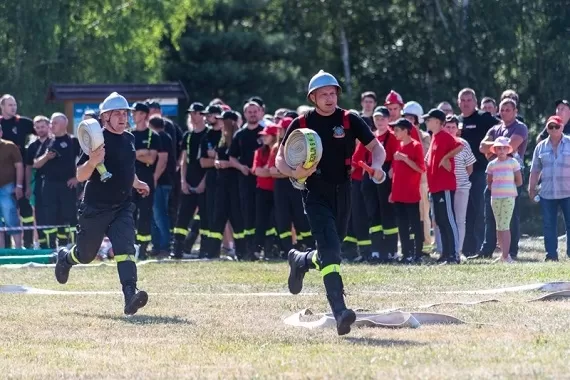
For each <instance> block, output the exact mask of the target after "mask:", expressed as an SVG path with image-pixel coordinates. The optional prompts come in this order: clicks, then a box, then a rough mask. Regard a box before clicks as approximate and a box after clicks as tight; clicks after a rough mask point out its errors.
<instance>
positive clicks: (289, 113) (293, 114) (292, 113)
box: [284, 111, 299, 119]
mask: <svg viewBox="0 0 570 380" xmlns="http://www.w3.org/2000/svg"><path fill="white" fill-rule="evenodd" d="M284 117H290V118H291V119H296V118H298V117H299V114H298V113H297V112H295V111H287V112H286V113H285V116H284Z"/></svg>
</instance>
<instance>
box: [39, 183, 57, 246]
mask: <svg viewBox="0 0 570 380" xmlns="http://www.w3.org/2000/svg"><path fill="white" fill-rule="evenodd" d="M34 181H35V185H34V198H35V206H34V209H35V213H36V223H37V224H38V225H40V226H45V225H47V221H46V217H45V202H44V200H43V184H44V179H43V176H41V175H37V174H36V176H35V179H34ZM46 230H52V229H49V228H48V229H46V228H38V242H39V243H40V248H41V249H47V248H48V247H49V246H48V238H47V235H46ZM53 233H54V234H56V233H57V229H53Z"/></svg>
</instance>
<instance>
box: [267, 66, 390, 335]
mask: <svg viewBox="0 0 570 380" xmlns="http://www.w3.org/2000/svg"><path fill="white" fill-rule="evenodd" d="M340 92H341V87H340V85H339V84H338V81H337V80H336V78H335V77H334V76H333V75H331V74H329V73H326V72H324V71H322V70H321V71H319V73H317V74H316V75H315V76H314V77H313V78H312V79H311V81H310V82H309V88H308V91H307V98H308V99H309V101H310V102H311V103H313V105H314V106H315V108H314V109H313V110H310V111H308V112H307V113H306V114H305V115H302V116H300V117H298V118H296V119H295V120H294V121H293V122H292V123H291V125H290V126H289V128H288V130H287V132H286V134H285V137H284V139H283V142H282V144H281V146H280V147H279V151H278V153H277V158H276V167H277V169H278V170H279V171H280V172H281V173H282V174H283V175H286V176H288V177H291V178H295V179H300V178H306V177H308V179H307V181H306V190H302V191H303V194H302V195H303V201H304V206H305V212H306V214H307V217H308V219H309V223H310V225H311V232H312V234H313V237H314V238H315V239H316V241H317V245H318V251H317V250H311V251H308V252H300V251H297V250H294V249H293V250H291V251H289V255H288V261H289V266H290V273H289V281H288V285H289V291H290V292H291V293H293V294H298V293H299V292H300V291H301V289H302V287H303V278H304V277H305V273H307V272H308V271H309V269H310V268H314V269H317V270H319V271H320V272H321V275H322V276H323V282H324V285H325V290H326V293H327V299H328V301H329V304H330V307H331V309H332V312H333V315H334V317H335V319H336V323H337V332H338V334H339V335H345V334H348V333H349V332H350V326H351V325H352V324H353V323H354V321H355V320H356V314H355V313H354V311H352V310H350V309H347V307H346V304H345V302H344V286H343V283H342V277H341V275H340V261H341V258H340V251H341V241H342V240H343V238H344V236H345V235H346V230H347V227H348V219H349V215H350V189H351V183H350V171H351V162H352V154H353V153H354V149H355V143H356V140H357V139H358V140H360V141H361V142H362V144H364V145H365V146H366V148H367V149H368V150H369V151H370V152H371V153H372V168H373V169H374V174H373V177H374V179H375V180H377V181H379V182H382V181H384V180H385V178H386V173H384V171H383V170H382V164H383V163H384V159H385V156H386V153H385V151H384V148H383V147H382V145H380V144H379V143H378V140H377V139H375V138H374V135H373V134H372V131H371V130H370V127H369V126H368V124H366V122H365V121H364V120H362V118H361V117H360V116H358V115H356V114H354V113H350V112H348V111H347V110H344V109H341V108H339V107H338V105H337V104H338V95H339V94H340ZM299 128H309V129H312V130H314V131H315V132H316V133H317V134H318V135H319V137H320V138H321V141H322V145H323V155H322V158H321V160H320V161H319V162H318V163H316V164H315V165H313V166H312V167H311V168H309V169H305V168H303V165H299V166H298V167H297V168H290V167H289V166H288V165H287V163H286V162H285V158H284V157H285V151H284V146H285V145H284V144H285V142H286V141H287V139H288V137H289V136H290V134H291V132H293V131H294V130H296V129H299Z"/></svg>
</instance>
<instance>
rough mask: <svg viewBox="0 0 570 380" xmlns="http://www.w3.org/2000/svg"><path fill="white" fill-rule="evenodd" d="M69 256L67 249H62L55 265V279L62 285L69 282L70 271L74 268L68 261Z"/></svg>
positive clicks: (58, 252) (58, 253)
mask: <svg viewBox="0 0 570 380" xmlns="http://www.w3.org/2000/svg"><path fill="white" fill-rule="evenodd" d="M68 254H69V252H68V251H67V248H60V249H59V251H57V262H56V264H55V279H56V280H57V282H59V283H60V284H65V283H67V280H68V279H69V271H70V270H71V267H72V266H73V265H71V264H70V263H69V261H68V260H67V255H68Z"/></svg>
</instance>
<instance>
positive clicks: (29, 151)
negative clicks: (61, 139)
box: [25, 138, 51, 175]
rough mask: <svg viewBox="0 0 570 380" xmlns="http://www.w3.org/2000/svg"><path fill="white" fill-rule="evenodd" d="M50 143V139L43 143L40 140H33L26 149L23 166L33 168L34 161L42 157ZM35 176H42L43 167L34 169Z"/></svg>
mask: <svg viewBox="0 0 570 380" xmlns="http://www.w3.org/2000/svg"><path fill="white" fill-rule="evenodd" d="M50 143H51V139H49V138H46V139H45V140H44V141H40V139H37V140H35V141H34V142H32V143H31V144H30V145H28V147H27V148H26V156H25V157H26V158H25V164H26V166H34V161H35V160H36V159H38V158H40V157H41V156H43V155H44V154H45V152H46V150H47V147H48V145H49V144H50ZM36 173H37V175H42V174H43V167H42V168H39V169H36Z"/></svg>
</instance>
